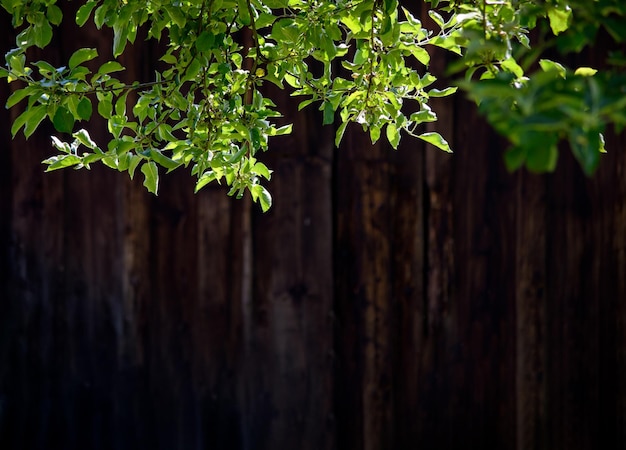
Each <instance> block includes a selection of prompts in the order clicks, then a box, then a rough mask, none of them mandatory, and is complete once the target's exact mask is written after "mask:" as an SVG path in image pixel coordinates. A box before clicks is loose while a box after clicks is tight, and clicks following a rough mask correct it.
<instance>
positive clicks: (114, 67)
mask: <svg viewBox="0 0 626 450" xmlns="http://www.w3.org/2000/svg"><path fill="white" fill-rule="evenodd" d="M122 70H124V66H122V65H121V64H120V63H118V62H117V61H108V62H105V63H104V64H102V65H101V66H100V68H99V69H98V75H104V74H107V73H113V72H121V71H122Z"/></svg>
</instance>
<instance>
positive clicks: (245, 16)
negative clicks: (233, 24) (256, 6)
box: [237, 0, 251, 26]
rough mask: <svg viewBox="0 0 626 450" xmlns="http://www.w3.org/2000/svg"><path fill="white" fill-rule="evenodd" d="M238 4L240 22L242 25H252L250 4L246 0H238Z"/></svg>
mask: <svg viewBox="0 0 626 450" xmlns="http://www.w3.org/2000/svg"><path fill="white" fill-rule="evenodd" d="M237 3H238V5H239V9H238V12H239V21H240V22H241V24H242V25H246V26H248V25H250V22H251V21H250V12H249V11H248V4H247V2H246V0H237Z"/></svg>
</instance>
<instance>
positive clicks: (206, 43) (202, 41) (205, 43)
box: [170, 31, 215, 63]
mask: <svg viewBox="0 0 626 450" xmlns="http://www.w3.org/2000/svg"><path fill="white" fill-rule="evenodd" d="M195 45H196V49H197V50H198V51H199V52H206V51H207V50H211V49H212V48H213V46H214V45H215V35H214V34H213V33H210V32H209V31H203V32H202V33H200V36H198V39H196V44H195ZM170 56H172V55H170ZM172 58H173V56H172ZM173 59H174V63H175V62H176V58H173Z"/></svg>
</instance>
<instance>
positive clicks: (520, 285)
mask: <svg viewBox="0 0 626 450" xmlns="http://www.w3.org/2000/svg"><path fill="white" fill-rule="evenodd" d="M516 178H517V204H516V214H517V229H516V266H517V274H516V283H515V286H516V293H515V296H516V404H517V411H516V415H517V425H516V434H517V443H516V448H517V449H518V450H524V449H546V448H547V439H548V436H547V419H548V418H547V411H546V401H547V399H546V381H547V371H546V364H547V361H546V344H547V342H546V339H547V336H546V334H547V326H546V324H547V322H546V319H547V318H546V303H547V301H548V298H547V293H546V276H547V274H546V235H547V229H546V228H547V227H546V223H545V220H546V212H545V209H546V201H545V178H543V177H539V176H537V175H531V174H528V173H527V172H525V171H524V172H520V173H519V174H518V175H517V177H516Z"/></svg>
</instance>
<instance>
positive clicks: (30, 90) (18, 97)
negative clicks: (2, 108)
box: [6, 86, 39, 108]
mask: <svg viewBox="0 0 626 450" xmlns="http://www.w3.org/2000/svg"><path fill="white" fill-rule="evenodd" d="M38 91H39V88H38V86H27V87H25V88H24V89H18V90H17V91H15V92H13V93H12V94H11V95H10V96H9V98H8V99H7V103H6V107H7V108H11V107H13V106H15V105H17V104H18V103H19V102H21V101H22V100H23V99H24V98H25V97H27V96H29V95H32V94H34V93H35V92H38Z"/></svg>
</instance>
